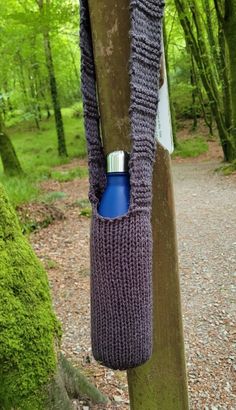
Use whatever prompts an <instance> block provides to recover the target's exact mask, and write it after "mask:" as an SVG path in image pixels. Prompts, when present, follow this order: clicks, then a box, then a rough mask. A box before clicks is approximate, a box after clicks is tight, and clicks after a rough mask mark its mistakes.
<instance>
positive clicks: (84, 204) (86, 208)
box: [76, 199, 92, 218]
mask: <svg viewBox="0 0 236 410" xmlns="http://www.w3.org/2000/svg"><path fill="white" fill-rule="evenodd" d="M76 205H77V206H78V207H79V216H85V217H86V218H91V216H92V208H91V205H90V202H89V200H88V199H81V200H79V201H76Z"/></svg>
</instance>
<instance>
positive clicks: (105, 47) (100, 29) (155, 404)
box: [89, 0, 188, 410]
mask: <svg viewBox="0 0 236 410" xmlns="http://www.w3.org/2000/svg"><path fill="white" fill-rule="evenodd" d="M89 8H90V17H91V26H92V34H93V46H94V54H95V65H96V73H97V78H98V98H99V106H100V111H101V125H102V130H103V142H104V150H105V153H108V152H112V151H114V150H117V149H118V150H120V149H122V150H125V151H130V148H131V142H130V119H129V103H130V85H129V72H128V67H129V65H128V61H129V56H130V44H129V30H130V19H129V1H128V0H89ZM110 50H112V51H111V52H110ZM169 161H170V159H169V153H168V152H167V151H166V150H164V149H163V148H162V147H161V146H158V149H157V158H156V165H155V169H154V181H153V213H152V227H153V242H154V249H155V252H154V253H153V299H154V312H153V313H154V314H153V321H154V333H153V339H154V346H153V354H152V358H151V359H150V360H149V361H148V362H147V363H146V364H145V365H143V366H140V367H138V368H136V369H132V370H129V371H128V383H129V392H130V408H131V409H132V410H148V409H150V410H154V409H155V410H177V409H178V410H179V409H181V410H187V409H188V394H187V383H186V369H185V359H184V343H183V331H182V318H181V306H180V291H179V278H178V264H177V249H176V233H175V220H174V206H173V196H172V194H173V193H172V182H171V176H170V162H169Z"/></svg>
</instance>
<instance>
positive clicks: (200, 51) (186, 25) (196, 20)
mask: <svg viewBox="0 0 236 410" xmlns="http://www.w3.org/2000/svg"><path fill="white" fill-rule="evenodd" d="M175 5H176V8H177V11H178V14H179V19H180V23H181V25H182V27H183V30H184V34H185V40H186V44H187V45H188V47H189V48H190V50H191V53H192V55H193V57H194V60H195V62H196V66H197V67H198V71H199V76H200V78H201V81H202V84H203V87H204V88H205V91H206V94H207V97H208V100H209V102H210V106H211V111H212V114H213V116H214V119H215V122H216V125H217V129H218V133H219V138H220V142H221V146H222V150H223V153H224V159H225V160H226V161H229V160H231V156H230V155H229V153H230V151H231V149H232V150H234V148H233V140H232V137H231V135H230V133H229V131H228V129H227V126H226V121H225V116H224V110H223V106H222V103H221V100H222V98H221V94H220V93H219V88H218V84H217V82H216V79H215V75H214V69H213V68H212V64H211V61H210V59H209V57H208V55H209V50H208V48H207V44H206V42H205V39H204V36H202V34H201V33H202V32H204V30H203V28H202V23H201V13H200V11H199V7H198V4H197V2H196V1H195V0H194V1H192V2H191V7H190V9H191V13H192V19H190V16H189V3H188V2H186V1H185V0H175ZM192 23H193V24H192ZM193 27H195V29H196V32H195V30H194V28H193Z"/></svg>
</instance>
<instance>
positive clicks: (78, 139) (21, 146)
mask: <svg viewBox="0 0 236 410" xmlns="http://www.w3.org/2000/svg"><path fill="white" fill-rule="evenodd" d="M76 113H77V114H76ZM62 114H63V120H64V127H65V134H66V143H67V149H68V158H60V157H59V156H58V152H57V136H56V129H55V122H54V117H53V116H52V117H51V118H50V119H49V120H46V119H44V120H43V121H42V122H41V129H40V130H37V129H36V128H35V125H34V123H33V121H32V120H30V121H21V122H17V121H16V122H15V123H14V124H13V125H11V126H10V127H8V129H7V133H8V134H9V136H10V137H11V139H12V142H13V144H14V147H15V150H16V153H17V156H18V158H19V160H20V163H21V165H22V168H23V170H24V176H23V177H19V178H18V177H14V178H10V177H6V176H4V174H3V169H2V164H1V161H0V181H1V182H2V184H3V185H4V187H5V189H6V191H7V193H8V196H9V197H10V200H11V202H12V204H13V205H14V207H17V206H19V205H21V204H23V203H27V202H31V201H32V200H36V199H37V198H39V197H40V195H41V193H40V189H39V182H40V181H42V180H43V179H48V178H53V179H55V180H56V181H60V182H64V181H71V180H72V179H74V178H78V177H79V178H82V177H83V176H86V175H87V171H86V169H84V168H76V169H72V170H70V171H68V172H67V171H65V172H61V171H55V170H54V169H53V167H55V166H58V165H62V164H65V163H68V162H69V161H70V160H71V159H72V158H75V157H77V158H83V157H85V156H86V144H85V136H84V127H83V119H82V116H81V103H78V104H76V105H75V106H72V107H70V108H64V109H62Z"/></svg>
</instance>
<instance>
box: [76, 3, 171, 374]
mask: <svg viewBox="0 0 236 410" xmlns="http://www.w3.org/2000/svg"><path fill="white" fill-rule="evenodd" d="M80 5H81V7H80V13H81V20H80V22H81V32H80V43H81V54H82V93H83V104H84V119H85V128H86V138H87V146H88V161H89V172H90V192H89V198H90V201H91V204H92V209H93V215H92V223H91V323H92V349H93V354H94V357H95V359H96V360H98V361H99V362H101V363H103V364H104V365H106V366H107V367H110V368H112V369H120V370H125V369H128V368H132V367H136V366H139V365H141V364H142V363H144V362H145V361H147V360H148V359H149V358H150V356H151V352H152V229H151V221H150V218H151V203H152V170H153V161H154V155H155V142H154V133H155V122H156V113H157V104H158V78H159V66H160V58H161V20H162V14H163V8H164V3H163V1H162V0H130V18H131V32H130V36H131V56H130V84H131V103H130V121H131V138H132V152H131V157H130V162H129V169H130V184H131V203H130V208H129V211H128V213H127V214H126V215H124V216H122V217H118V218H115V219H109V218H103V217H101V216H100V215H99V214H98V212H97V206H98V203H99V200H100V198H101V195H102V193H103V191H104V189H105V186H106V164H105V157H104V152H103V147H102V142H101V139H100V130H99V109H98V102H97V95H96V78H95V66H94V57H93V48H92V39H91V30H90V20H89V10H88V3H87V0H80Z"/></svg>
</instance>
